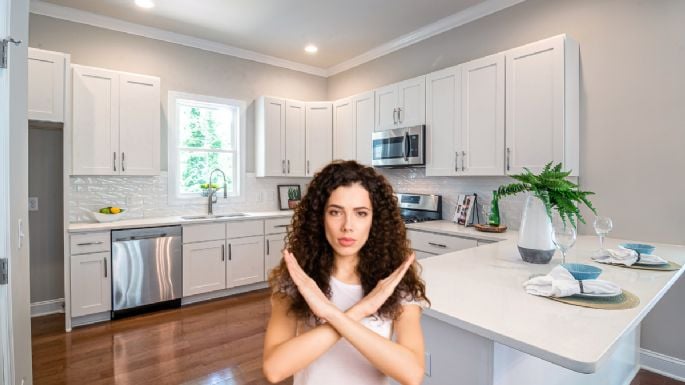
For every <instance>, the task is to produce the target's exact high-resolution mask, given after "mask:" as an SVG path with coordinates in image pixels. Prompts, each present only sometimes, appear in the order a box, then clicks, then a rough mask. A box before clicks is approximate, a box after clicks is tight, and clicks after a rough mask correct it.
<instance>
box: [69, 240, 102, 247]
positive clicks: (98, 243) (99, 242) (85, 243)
mask: <svg viewBox="0 0 685 385" xmlns="http://www.w3.org/2000/svg"><path fill="white" fill-rule="evenodd" d="M103 243H105V242H103V241H97V242H83V243H77V244H76V246H91V245H101V244H103Z"/></svg>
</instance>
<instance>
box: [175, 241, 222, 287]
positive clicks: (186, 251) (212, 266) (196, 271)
mask: <svg viewBox="0 0 685 385" xmlns="http://www.w3.org/2000/svg"><path fill="white" fill-rule="evenodd" d="M225 288H226V244H225V241H223V240H222V241H206V242H198V243H190V244H185V245H183V295H184V296H189V295H194V294H201V293H207V292H210V291H214V290H221V289H225Z"/></svg>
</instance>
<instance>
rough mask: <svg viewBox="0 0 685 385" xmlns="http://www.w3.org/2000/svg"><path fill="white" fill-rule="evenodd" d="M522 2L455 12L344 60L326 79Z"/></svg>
mask: <svg viewBox="0 0 685 385" xmlns="http://www.w3.org/2000/svg"><path fill="white" fill-rule="evenodd" d="M524 1H525V0H487V1H485V2H482V3H480V4H477V5H474V6H473V7H470V8H467V9H465V10H463V11H461V12H457V13H455V14H453V15H450V16H447V17H445V18H442V19H440V20H438V21H436V22H435V23H432V24H428V25H426V26H423V27H421V28H419V29H417V30H415V31H413V32H410V33H408V34H406V35H402V36H400V37H398V38H397V39H393V40H390V41H389V42H387V43H385V44H382V45H379V46H378V47H376V48H373V49H371V50H369V51H367V52H365V53H363V54H361V55H359V56H357V57H354V58H352V59H350V60H346V61H344V62H342V63H340V64H336V65H334V66H332V67H329V68H328V69H327V70H326V77H329V76H333V75H336V74H339V73H341V72H344V71H347V70H349V69H351V68H354V67H356V66H358V65H361V64H364V63H366V62H370V61H371V60H374V59H377V58H379V57H381V56H384V55H387V54H389V53H391V52H395V51H397V50H400V49H402V48H405V47H408V46H410V45H412V44H416V43H418V42H420V41H423V40H426V39H428V38H430V37H433V36H435V35H438V34H441V33H443V32H446V31H449V30H450V29H453V28H456V27H459V26H462V25H464V24H466V23H469V22H472V21H474V20H477V19H480V18H481V17H485V16H487V15H490V14H493V13H495V12H498V11H501V10H503V9H505V8H509V7H511V6H513V5H516V4H518V3H522V2H524Z"/></svg>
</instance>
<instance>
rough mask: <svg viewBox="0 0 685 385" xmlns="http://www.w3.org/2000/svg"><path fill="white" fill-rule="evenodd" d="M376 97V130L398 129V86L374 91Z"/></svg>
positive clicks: (392, 85)
mask: <svg viewBox="0 0 685 385" xmlns="http://www.w3.org/2000/svg"><path fill="white" fill-rule="evenodd" d="M374 93H375V95H376V120H375V125H374V126H375V128H374V129H375V130H376V131H383V130H392V129H393V128H396V127H397V84H391V85H389V86H385V87H382V88H378V89H376V90H374Z"/></svg>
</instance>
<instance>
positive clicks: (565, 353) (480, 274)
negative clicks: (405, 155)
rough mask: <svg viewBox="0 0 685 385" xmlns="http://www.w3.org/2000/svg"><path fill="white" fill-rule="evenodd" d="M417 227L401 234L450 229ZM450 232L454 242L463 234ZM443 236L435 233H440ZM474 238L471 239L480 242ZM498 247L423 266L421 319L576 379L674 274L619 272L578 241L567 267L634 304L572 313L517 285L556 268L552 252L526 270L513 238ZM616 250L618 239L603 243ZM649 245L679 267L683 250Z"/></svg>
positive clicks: (635, 322) (586, 239) (591, 244)
mask: <svg viewBox="0 0 685 385" xmlns="http://www.w3.org/2000/svg"><path fill="white" fill-rule="evenodd" d="M441 222H443V223H437V221H436V223H433V222H428V223H422V224H416V225H414V224H412V225H410V226H408V227H410V228H413V229H420V230H424V231H430V229H433V230H434V231H436V232H442V233H447V232H448V231H447V230H449V229H450V226H449V225H450V223H449V222H447V221H441ZM451 226H454V227H453V228H452V230H453V231H452V233H453V234H455V235H460V234H466V233H465V232H464V231H466V232H468V230H469V229H464V228H463V227H462V226H457V225H455V224H451ZM439 230H442V231H439ZM481 234H487V233H480V232H479V233H477V235H478V236H477V237H476V238H483V237H482V236H481ZM490 236H491V237H497V236H500V237H502V238H505V240H503V241H501V242H498V243H493V244H488V245H484V246H480V247H475V248H470V249H466V250H461V251H457V252H452V253H448V254H443V255H438V256H435V257H430V258H426V259H422V260H421V261H420V263H421V265H422V266H423V273H422V276H423V279H424V280H425V282H426V291H427V296H428V298H429V299H430V300H431V302H432V306H431V308H430V309H427V311H426V314H427V315H429V316H432V317H434V318H437V319H440V320H442V321H444V322H447V323H449V324H451V325H454V326H457V327H459V328H461V329H464V330H467V331H469V332H472V333H475V334H477V335H480V336H482V337H485V338H488V339H491V340H493V341H495V342H497V343H501V344H503V345H507V346H509V347H511V348H514V349H516V350H519V351H522V352H525V353H528V354H530V355H533V356H536V357H539V358H541V359H543V360H546V361H549V362H552V363H554V364H557V365H560V366H563V367H565V368H568V369H571V370H574V371H576V372H581V373H593V372H595V371H596V369H597V367H598V366H599V365H601V364H602V362H603V360H604V359H605V358H606V357H607V356H608V354H607V353H609V352H611V350H612V348H613V346H614V343H615V342H616V341H617V340H618V339H619V338H620V337H621V336H622V335H623V334H624V333H626V332H628V331H630V330H632V328H634V327H636V326H639V323H640V322H641V321H642V319H643V318H644V317H645V316H646V315H647V313H648V312H649V311H650V310H651V309H652V308H653V307H654V305H655V304H656V303H657V302H658V301H659V300H660V299H661V297H662V296H663V295H664V294H665V293H666V291H668V289H669V288H670V287H671V286H672V285H673V283H674V282H675V281H676V280H677V279H678V277H679V276H680V275H681V274H682V273H683V269H680V271H671V272H665V271H650V270H638V269H626V268H621V267H617V266H609V265H603V264H599V263H595V262H593V261H592V260H591V259H590V257H589V256H590V253H591V251H592V250H594V249H596V248H597V247H598V239H597V237H595V236H581V237H579V239H578V241H577V243H576V245H575V246H574V247H573V248H572V249H571V250H570V252H569V255H568V256H567V262H582V263H587V264H591V265H595V266H598V267H600V268H601V269H602V270H603V273H602V275H601V276H600V278H601V279H604V280H609V281H613V282H615V283H617V284H619V285H620V286H621V287H622V288H623V289H626V290H628V291H630V292H632V293H634V294H636V295H637V296H638V297H639V298H640V304H639V306H638V307H636V308H634V309H629V310H600V309H590V308H584V307H579V306H572V305H568V304H564V303H561V302H557V301H553V300H550V299H548V298H543V297H536V296H533V295H530V294H527V293H526V292H525V291H524V290H523V287H522V284H523V282H525V281H526V280H528V279H529V277H530V276H531V275H532V274H537V273H542V274H546V273H548V272H549V271H550V270H551V269H552V268H553V267H554V266H556V265H557V264H559V263H561V255H560V254H559V253H558V252H557V254H556V255H555V256H554V258H553V259H552V261H551V263H550V264H545V265H534V264H529V263H525V262H523V261H522V260H521V257H520V256H519V253H518V249H517V246H516V232H510V231H507V232H505V233H502V234H490ZM605 242H606V246H607V247H610V248H616V247H617V245H618V243H621V242H624V241H623V240H618V239H606V240H605ZM652 244H654V245H656V251H655V254H656V255H659V256H661V257H664V258H666V259H668V260H671V261H674V262H677V263H679V264H684V263H685V247H683V246H674V245H663V244H657V243H652Z"/></svg>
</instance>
